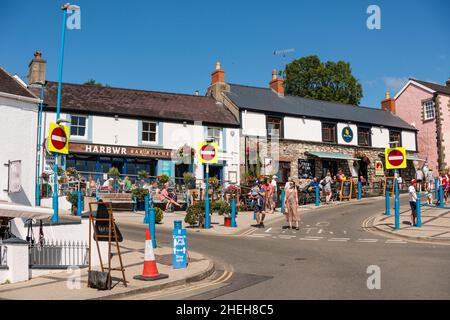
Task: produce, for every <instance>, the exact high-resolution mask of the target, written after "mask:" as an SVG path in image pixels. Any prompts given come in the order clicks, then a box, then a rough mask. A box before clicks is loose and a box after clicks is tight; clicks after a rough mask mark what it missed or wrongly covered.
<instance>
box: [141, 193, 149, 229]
mask: <svg viewBox="0 0 450 320" xmlns="http://www.w3.org/2000/svg"><path fill="white" fill-rule="evenodd" d="M144 204H145V212H144V221H143V222H142V223H143V224H147V223H148V196H145V198H144Z"/></svg>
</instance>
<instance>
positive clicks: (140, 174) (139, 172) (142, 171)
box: [137, 170, 148, 179]
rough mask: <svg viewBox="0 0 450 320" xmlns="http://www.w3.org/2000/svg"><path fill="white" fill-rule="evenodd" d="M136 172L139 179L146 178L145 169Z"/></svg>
mask: <svg viewBox="0 0 450 320" xmlns="http://www.w3.org/2000/svg"><path fill="white" fill-rule="evenodd" d="M137 174H138V177H139V178H140V179H147V178H148V172H147V171H145V170H139V171H138V173H137Z"/></svg>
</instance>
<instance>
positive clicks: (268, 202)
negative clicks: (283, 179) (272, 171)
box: [265, 179, 275, 213]
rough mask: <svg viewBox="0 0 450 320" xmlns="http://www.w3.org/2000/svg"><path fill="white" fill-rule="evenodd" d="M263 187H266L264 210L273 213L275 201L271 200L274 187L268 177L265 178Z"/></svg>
mask: <svg viewBox="0 0 450 320" xmlns="http://www.w3.org/2000/svg"><path fill="white" fill-rule="evenodd" d="M265 189H266V196H265V198H266V201H265V202H266V210H267V212H268V213H273V212H274V210H275V202H274V201H273V193H274V188H273V185H272V184H271V183H270V181H269V180H268V179H267V180H266V186H265Z"/></svg>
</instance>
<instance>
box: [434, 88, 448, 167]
mask: <svg viewBox="0 0 450 320" xmlns="http://www.w3.org/2000/svg"><path fill="white" fill-rule="evenodd" d="M437 99H438V103H439V107H440V113H441V124H442V132H441V135H442V153H443V160H444V163H443V167H445V168H449V167H450V96H447V95H443V94H440V95H439V96H438V98H437Z"/></svg>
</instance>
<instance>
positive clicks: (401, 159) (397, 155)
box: [384, 147, 406, 169]
mask: <svg viewBox="0 0 450 320" xmlns="http://www.w3.org/2000/svg"><path fill="white" fill-rule="evenodd" d="M384 154H385V158H386V169H404V168H406V150H405V148H402V147H399V148H386V149H385V151H384Z"/></svg>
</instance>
